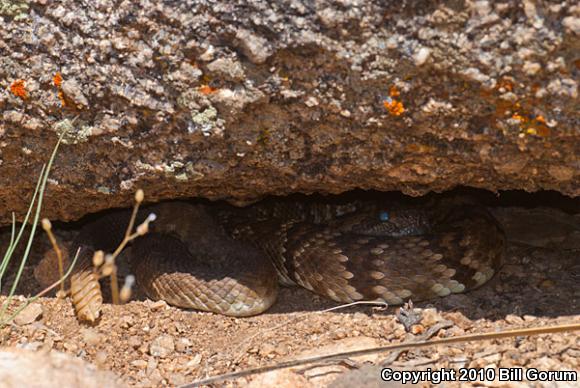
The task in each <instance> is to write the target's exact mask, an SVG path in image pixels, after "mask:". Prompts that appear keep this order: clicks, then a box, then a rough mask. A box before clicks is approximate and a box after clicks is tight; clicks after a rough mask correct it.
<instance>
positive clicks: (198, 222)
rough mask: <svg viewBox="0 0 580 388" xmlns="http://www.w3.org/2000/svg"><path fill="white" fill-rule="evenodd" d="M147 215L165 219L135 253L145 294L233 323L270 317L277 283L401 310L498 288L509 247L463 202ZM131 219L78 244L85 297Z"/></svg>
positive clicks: (121, 218)
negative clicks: (95, 255) (99, 262)
mask: <svg viewBox="0 0 580 388" xmlns="http://www.w3.org/2000/svg"><path fill="white" fill-rule="evenodd" d="M149 212H155V213H156V214H157V216H158V219H157V220H156V221H155V223H154V230H153V232H152V233H148V234H147V235H145V236H143V237H141V238H139V239H137V240H136V241H135V242H134V243H133V246H132V248H131V261H132V268H133V271H134V273H135V275H136V278H137V283H138V284H139V285H140V287H142V288H143V290H144V291H145V292H146V294H147V295H148V296H149V297H151V298H152V299H163V300H165V301H167V302H168V303H170V304H172V305H175V306H179V307H184V308H195V309H199V310H206V311H213V312H217V313H220V314H226V315H232V316H249V315H254V314H259V313H261V312H263V311H265V310H266V309H268V308H269V307H270V306H271V305H272V304H273V303H274V301H275V299H276V295H277V291H278V280H279V281H280V283H282V284H284V285H296V284H297V285H300V286H302V287H304V288H306V289H308V290H310V291H313V292H315V293H317V294H319V295H322V296H325V297H327V298H330V299H333V300H335V301H337V302H353V301H358V300H381V301H385V302H387V303H389V304H395V305H396V304H402V303H404V302H405V301H407V300H409V299H412V300H413V301H419V300H425V299H430V298H434V297H443V296H446V295H449V294H453V293H461V292H465V291H467V290H470V289H473V288H476V287H479V286H481V285H482V284H484V283H485V282H487V281H488V280H489V279H491V277H492V276H493V275H494V274H495V273H496V272H497V271H498V270H499V268H500V267H501V264H502V259H503V254H504V249H505V237H504V233H503V231H502V230H501V228H500V226H499V225H498V223H497V221H496V220H495V219H494V218H493V217H492V216H491V215H490V213H489V212H488V211H487V210H486V209H485V208H484V207H482V206H480V205H478V204H476V203H474V202H472V201H470V200H466V199H463V198H453V199H443V200H437V201H430V202H429V204H427V205H422V206H411V207H408V206H407V207H406V206H398V205H391V204H387V205H384V204H382V203H381V202H380V201H352V202H349V203H346V204H339V205H336V204H316V203H307V202H295V201H281V202H266V203H265V204H257V205H253V206H250V207H248V208H243V209H239V208H234V207H231V206H225V205H224V206H218V205H215V206H214V205H193V204H189V203H184V202H167V203H161V204H158V205H154V206H151V207H149V208H148V209H145V211H144V212H143V214H142V215H141V216H140V217H141V219H144V217H145V216H146V215H147V214H149ZM128 220H129V216H128V213H126V212H121V213H112V214H109V215H107V216H104V217H102V218H100V219H99V220H97V221H95V222H94V223H91V224H89V225H87V226H86V227H85V228H84V229H83V230H82V231H81V233H80V234H79V236H78V237H77V239H76V240H75V243H74V246H81V247H82V249H83V253H82V257H81V260H82V264H81V265H80V266H79V270H77V272H76V273H75V275H74V276H73V278H72V282H71V283H72V289H73V291H74V290H77V293H78V295H81V296H82V295H85V294H87V293H89V292H90V291H91V287H89V286H88V285H87V284H88V283H87V284H85V283H83V281H82V279H86V278H87V274H88V272H89V271H90V257H92V252H93V251H94V250H95V249H103V250H112V249H114V248H115V246H116V244H118V243H119V241H120V240H121V239H122V236H123V233H124V230H125V228H126V226H127V223H128ZM92 284H93V287H94V283H92ZM73 299H74V295H73ZM79 299H80V300H81V301H82V298H79ZM78 308H79V307H78V303H77V309H78Z"/></svg>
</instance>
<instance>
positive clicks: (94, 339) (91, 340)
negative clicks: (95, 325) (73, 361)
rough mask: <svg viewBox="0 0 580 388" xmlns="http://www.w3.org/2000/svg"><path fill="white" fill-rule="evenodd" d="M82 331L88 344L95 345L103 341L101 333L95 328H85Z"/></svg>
mask: <svg viewBox="0 0 580 388" xmlns="http://www.w3.org/2000/svg"><path fill="white" fill-rule="evenodd" d="M81 333H82V335H83V340H84V341H85V343H86V344H87V345H93V346H95V345H98V344H100V343H101V342H102V341H103V339H102V336H101V334H99V333H98V332H97V331H96V330H94V329H91V328H87V329H83V330H81Z"/></svg>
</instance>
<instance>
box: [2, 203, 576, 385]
mask: <svg viewBox="0 0 580 388" xmlns="http://www.w3.org/2000/svg"><path fill="white" fill-rule="evenodd" d="M494 212H495V214H496V216H497V217H498V219H500V221H501V222H502V224H503V225H504V226H505V228H506V230H507V234H508V238H509V240H510V244H509V247H508V252H507V255H506V263H505V265H504V267H503V269H502V271H501V272H500V273H499V274H498V275H497V276H495V278H494V279H492V281H490V282H489V283H488V284H486V285H485V286H484V287H482V288H480V289H478V290H475V291H473V292H470V293H468V294H462V295H453V296H449V297H446V298H443V299H439V300H435V301H430V302H425V303H416V304H415V306H414V309H413V310H412V311H411V312H410V316H411V317H415V318H417V320H418V319H421V321H420V323H419V324H416V325H413V326H411V327H409V330H407V329H406V327H405V325H404V324H403V323H406V322H407V320H408V319H407V318H405V317H401V316H400V315H398V314H397V313H398V311H399V308H398V307H389V308H386V309H385V308H380V307H373V306H354V307H348V308H345V309H341V310H338V311H332V312H322V310H324V309H327V308H330V307H333V306H335V304H334V303H333V302H328V301H325V300H322V299H321V298H319V297H317V296H315V295H313V294H311V293H309V292H307V291H305V290H301V289H288V288H286V289H282V290H281V293H280V295H279V298H278V302H277V303H276V304H275V306H274V307H273V308H272V309H270V310H269V311H268V312H267V313H265V314H262V315H260V316H256V317H251V318H230V317H224V316H220V315H215V314H212V313H204V312H196V311H184V310H180V309H177V308H173V307H170V306H168V305H167V304H165V303H164V302H153V301H149V300H137V301H132V302H129V303H128V304H126V305H121V306H113V305H110V304H107V305H105V306H104V309H103V313H102V318H101V319H100V320H99V321H98V322H96V324H94V325H87V324H81V323H79V322H78V321H77V319H76V318H75V315H74V311H73V308H72V307H71V303H70V301H69V300H58V299H55V298H42V299H40V300H38V301H37V302H36V303H35V304H34V305H33V307H29V308H28V309H27V310H25V311H24V313H23V314H22V316H21V317H20V319H19V320H16V321H15V322H14V323H12V324H11V325H9V326H7V327H5V328H3V329H2V330H1V331H0V344H1V345H2V347H8V348H9V349H10V348H21V349H27V350H33V351H36V352H40V353H43V352H44V353H47V352H49V351H59V352H64V353H67V354H70V355H73V356H76V357H79V358H81V359H83V360H86V361H88V362H90V363H92V364H94V365H95V366H96V367H97V369H99V370H107V371H112V372H114V373H115V374H116V375H117V376H118V377H119V378H120V380H121V382H122V383H123V384H126V385H127V386H135V387H152V386H180V385H183V384H188V383H191V382H194V381H196V380H198V379H203V378H206V377H211V376H215V375H218V374H223V373H229V372H233V371H239V370H242V369H247V368H253V367H258V366H266V365H272V364H276V363H279V362H282V361H287V360H291V359H295V358H299V357H311V356H316V355H323V354H329V353H336V352H343V351H348V350H354V349H360V348H370V347H377V346H384V345H389V344H397V343H400V342H404V341H414V340H416V339H418V338H425V337H427V336H429V334H431V333H430V329H432V330H434V329H436V328H438V327H439V328H440V329H439V330H434V333H432V335H431V336H429V339H438V338H445V337H450V336H459V335H464V334H470V333H485V332H496V331H500V330H508V329H516V328H526V327H540V326H547V325H559V324H570V323H576V324H580V286H579V285H580V255H579V253H580V227H579V225H580V216H579V215H571V214H566V213H564V212H561V211H559V210H556V209H523V208H502V209H496V210H494ZM65 234H66V233H65ZM44 240H46V238H45V236H42V235H40V234H39V238H37V241H38V242H39V243H38V244H37V246H35V247H34V250H33V253H34V254H33V256H32V258H31V262H30V264H29V265H27V266H26V267H25V272H24V282H23V287H22V288H21V289H20V292H21V293H22V294H31V293H34V292H35V291H37V290H38V286H37V285H36V284H35V281H34V277H33V275H32V270H33V267H34V263H35V260H38V257H37V256H38V254H39V253H40V252H42V251H43V249H45V247H46V242H45V241H44ZM10 280H11V279H10V277H9V278H8V283H7V284H8V285H9V284H10ZM3 286H4V284H3ZM3 292H5V290H3ZM2 300H4V299H2ZM18 303H20V302H18V301H16V302H15V304H18ZM0 358H1V357H0ZM383 367H385V368H392V369H395V370H399V369H400V370H428V368H430V369H431V370H432V371H436V370H440V369H442V368H446V369H450V368H453V369H455V370H458V369H460V368H499V367H505V368H508V367H509V368H511V367H521V368H524V372H525V371H526V370H528V371H529V370H531V368H536V369H537V370H538V371H576V373H577V372H578V371H580V336H579V332H578V331H576V332H566V333H558V334H545V335H538V336H531V337H522V336H519V337H515V338H507V339H501V340H488V341H477V342H468V343H458V344H452V345H446V346H436V347H426V348H419V349H414V350H408V351H403V352H398V353H379V354H372V355H367V356H361V357H358V358H352V359H348V360H343V361H335V362H332V363H326V364H324V365H320V364H318V365H313V364H309V365H306V366H300V367H294V368H291V369H286V370H277V371H274V372H269V373H266V374H261V375H252V376H247V377H242V378H238V379H235V380H227V381H226V382H220V383H216V384H215V386H253V387H258V386H286V387H310V386H316V387H318V386H331V387H347V386H351V387H352V386H363V385H364V386H388V387H392V386H398V385H400V383H399V382H392V381H391V382H383V381H381V379H380V372H381V368H383ZM496 370H497V369H496ZM480 377H482V376H481V375H480ZM556 377H557V376H556ZM30 378H31V379H34V378H33V377H32V375H31V377H30ZM459 378H460V376H459V375H457V377H456V378H455V379H454V380H452V381H448V382H447V383H446V385H447V386H451V387H453V386H459V385H462V386H464V385H473V386H494V387H495V386H529V385H530V384H531V385H532V386H558V387H566V386H570V387H572V386H577V384H578V382H577V381H576V382H564V381H560V382H552V381H547V382H540V381H532V382H529V381H523V382H522V381H520V382H513V381H512V382H502V381H499V378H498V376H496V378H495V379H494V380H493V381H487V380H486V379H481V378H480V379H479V381H478V382H471V383H466V382H460V381H459ZM576 378H577V374H576ZM431 383H434V381H433V380H431V381H428V380H427V381H422V382H420V384H421V385H424V386H427V385H430V384H431ZM33 384H34V380H32V381H31V385H33ZM0 385H2V383H0ZM59 386H61V387H63V386H66V384H64V382H60V383H59ZM71 386H74V384H73V385H71Z"/></svg>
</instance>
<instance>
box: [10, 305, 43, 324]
mask: <svg viewBox="0 0 580 388" xmlns="http://www.w3.org/2000/svg"><path fill="white" fill-rule="evenodd" d="M41 316H42V306H41V305H40V304H39V303H31V304H29V305H28V306H26V307H25V308H24V310H22V311H21V312H20V313H19V314H18V315H17V316H16V317H15V318H14V323H16V324H17V325H18V326H22V325H28V324H30V323H32V322H34V321H36V320H37V319H39V318H40V317H41Z"/></svg>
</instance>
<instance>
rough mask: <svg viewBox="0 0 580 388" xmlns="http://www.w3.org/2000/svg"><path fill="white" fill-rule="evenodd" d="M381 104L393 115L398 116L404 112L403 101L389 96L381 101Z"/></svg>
mask: <svg viewBox="0 0 580 388" xmlns="http://www.w3.org/2000/svg"><path fill="white" fill-rule="evenodd" d="M383 106H384V107H385V108H387V110H388V111H389V113H390V114H391V115H393V116H400V115H402V114H403V113H405V106H404V105H403V103H402V102H401V101H397V100H394V99H392V98H390V97H389V98H387V99H386V100H384V101H383Z"/></svg>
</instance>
